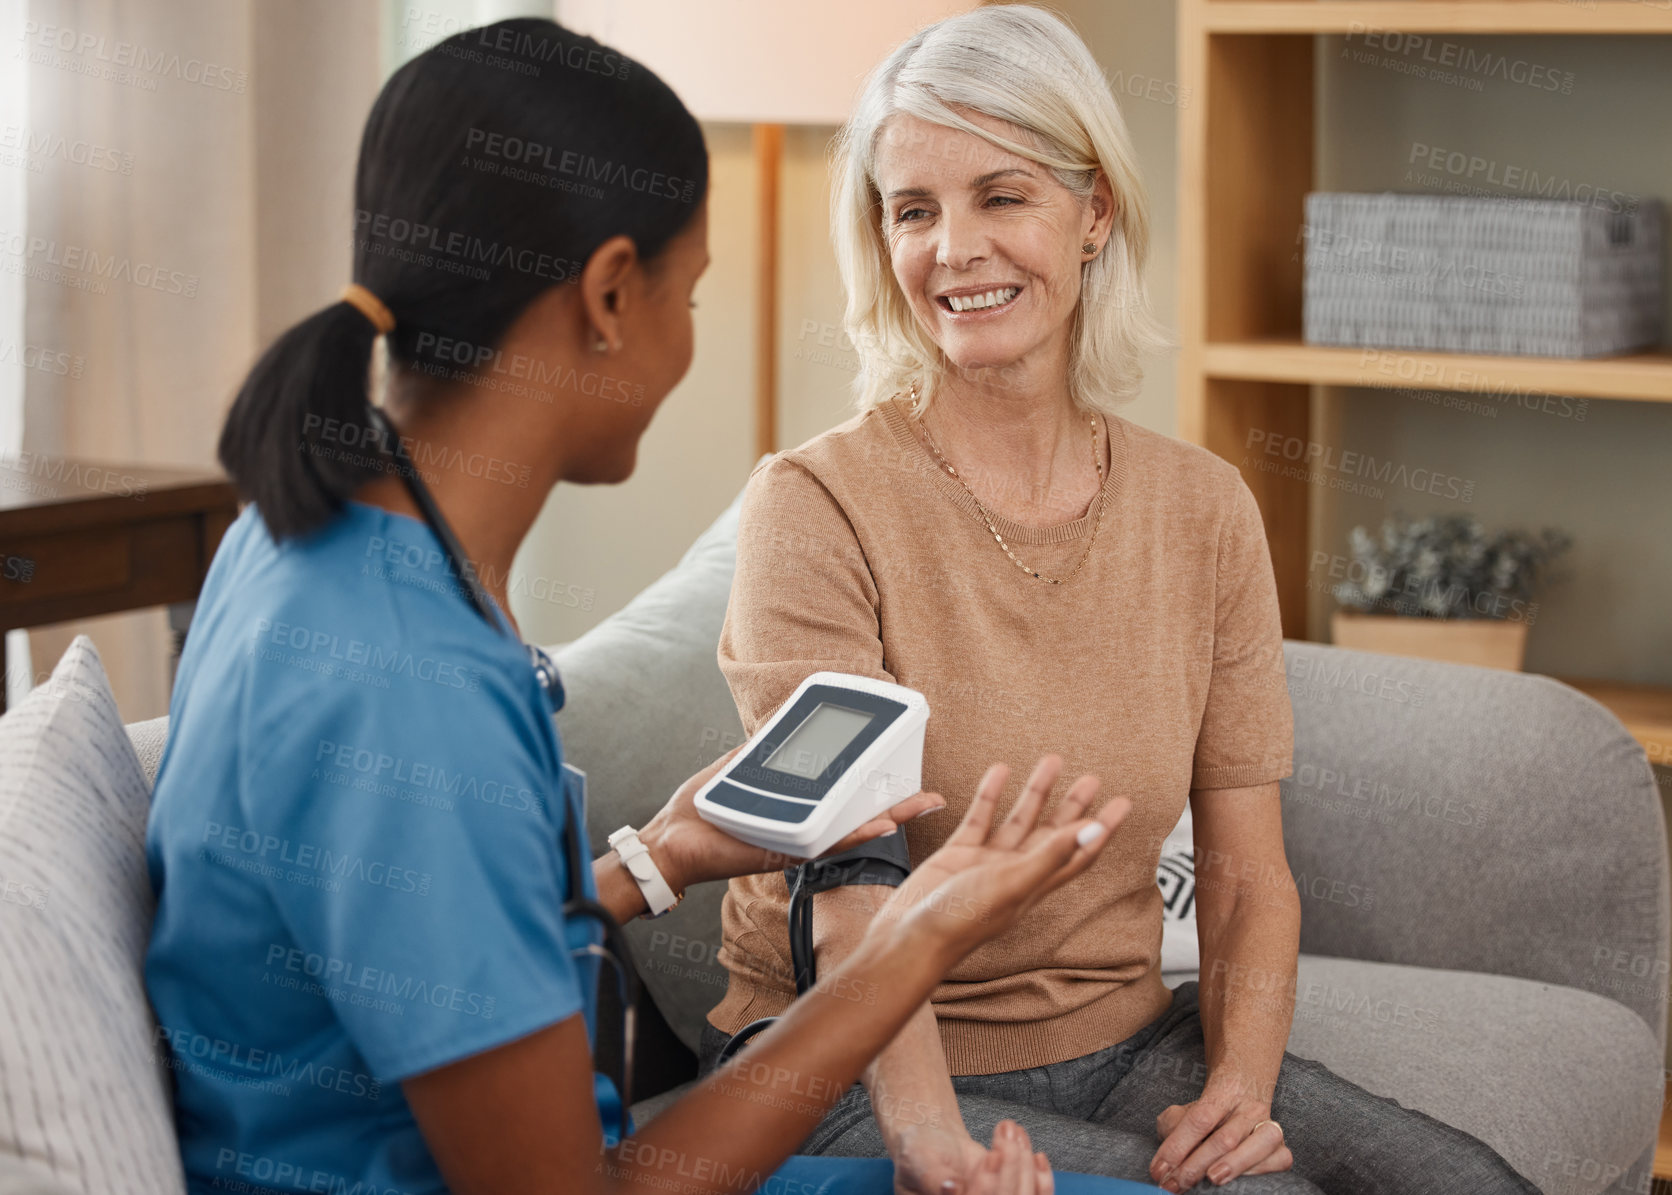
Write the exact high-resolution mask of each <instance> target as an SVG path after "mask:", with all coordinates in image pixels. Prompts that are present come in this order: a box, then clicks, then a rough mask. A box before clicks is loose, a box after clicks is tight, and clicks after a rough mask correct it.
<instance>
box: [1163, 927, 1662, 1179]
mask: <svg viewBox="0 0 1672 1195" xmlns="http://www.w3.org/2000/svg"><path fill="white" fill-rule="evenodd" d="M1165 978H1166V980H1167V983H1168V986H1177V985H1178V984H1179V983H1181V982H1183V981H1184V980H1186V979H1194V978H1196V976H1195V975H1194V974H1193V973H1188V972H1177V973H1171V972H1170V973H1168V974H1167V975H1166V976H1165ZM1288 1048H1289V1052H1290V1053H1292V1054H1295V1055H1298V1056H1299V1057H1301V1058H1311V1059H1314V1060H1316V1061H1318V1062H1321V1063H1323V1064H1324V1065H1325V1066H1327V1067H1329V1068H1330V1069H1331V1070H1332V1071H1334V1072H1335V1073H1336V1074H1338V1075H1340V1076H1341V1077H1342V1078H1344V1079H1347V1080H1350V1081H1351V1082H1354V1083H1357V1084H1358V1085H1359V1086H1360V1087H1363V1088H1364V1089H1365V1090H1366V1091H1369V1092H1372V1093H1373V1094H1375V1095H1381V1096H1386V1097H1388V1098H1390V1099H1395V1100H1398V1101H1399V1102H1400V1103H1401V1104H1403V1105H1404V1106H1405V1107H1407V1108H1415V1109H1418V1110H1419V1111H1422V1112H1426V1113H1427V1114H1428V1115H1430V1116H1432V1117H1434V1118H1435V1119H1436V1120H1439V1121H1443V1122H1445V1123H1446V1124H1449V1125H1453V1126H1455V1127H1457V1128H1460V1129H1462V1130H1463V1131H1464V1132H1466V1133H1470V1134H1473V1135H1474V1136H1476V1137H1479V1138H1480V1139H1481V1140H1482V1141H1484V1142H1486V1143H1487V1144H1488V1145H1490V1146H1491V1147H1492V1148H1493V1149H1495V1150H1497V1151H1498V1153H1499V1154H1501V1155H1502V1156H1503V1158H1504V1160H1505V1161H1507V1162H1508V1163H1509V1164H1510V1165H1511V1166H1513V1167H1515V1169H1516V1170H1518V1171H1519V1172H1520V1173H1522V1174H1523V1175H1525V1176H1526V1177H1527V1178H1528V1179H1529V1180H1530V1181H1531V1182H1533V1183H1534V1184H1536V1185H1537V1186H1538V1188H1539V1189H1540V1190H1541V1191H1544V1192H1546V1193H1547V1195H1594V1193H1595V1192H1598V1191H1602V1190H1604V1189H1605V1188H1607V1187H1609V1186H1610V1185H1611V1184H1613V1183H1615V1181H1616V1180H1618V1179H1619V1178H1621V1176H1624V1175H1626V1174H1628V1173H1632V1174H1635V1173H1636V1172H1635V1171H1633V1170H1632V1167H1633V1166H1634V1165H1635V1164H1636V1163H1638V1162H1639V1161H1640V1159H1641V1154H1642V1150H1643V1142H1644V1141H1645V1140H1650V1139H1652V1138H1653V1136H1654V1134H1655V1130H1656V1127H1657V1125H1658V1123H1659V1119H1660V1103H1659V1101H1658V1100H1654V1101H1645V1100H1642V1099H1638V1098H1634V1093H1641V1092H1643V1091H1644V1090H1647V1089H1658V1087H1659V1084H1660V1081H1661V1069H1660V1051H1659V1049H1658V1048H1657V1046H1656V1043H1655V1040H1654V1034H1653V1033H1652V1032H1651V1030H1650V1029H1649V1027H1648V1026H1647V1025H1646V1024H1644V1022H1643V1019H1642V1018H1641V1017H1639V1016H1638V1015H1637V1014H1636V1013H1634V1012H1632V1011H1631V1009H1629V1008H1626V1007H1625V1006H1624V1005H1622V1004H1620V1003H1618V1002H1617V1001H1614V1000H1610V999H1608V998H1607V997H1605V996H1597V995H1594V994H1592V993H1590V992H1582V991H1578V990H1577V989H1574V988H1567V987H1558V986H1555V985H1552V984H1546V983H1538V982H1535V981H1533V980H1528V979H1518V978H1513V977H1510V976H1505V975H1483V974H1480V973H1478V972H1467V971H1442V970H1436V969H1434V968H1429V967H1407V966H1400V965H1397V964H1391V963H1366V962H1359V961H1356V960H1352V959H1339V958H1322V957H1319V956H1317V955H1306V954H1303V955H1301V956H1300V966H1299V974H1298V977H1297V981H1296V985H1295V1020H1294V1025H1293V1028H1292V1029H1291V1030H1290V1033H1289V1047H1288ZM1642 1189H1643V1190H1647V1186H1646V1185H1645V1186H1644V1187H1643V1188H1642Z"/></svg>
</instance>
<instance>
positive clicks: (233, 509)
mask: <svg viewBox="0 0 1672 1195" xmlns="http://www.w3.org/2000/svg"><path fill="white" fill-rule="evenodd" d="M237 517H238V499H237V495H236V493H235V492H234V490H233V488H232V484H231V483H230V482H229V481H228V480H227V479H226V477H225V476H224V475H223V474H221V473H219V472H218V471H215V470H207V469H157V468H150V467H144V466H138V465H121V464H106V463H98V462H91V461H79V460H71V459H67V458H64V457H57V456H49V455H46V454H44V453H34V454H28V453H26V454H24V455H23V456H19V457H12V458H4V459H0V669H3V667H4V665H5V663H6V657H5V647H4V638H3V632H5V631H11V630H19V629H22V628H26V627H37V626H44V625H46V624H48V623H54V622H64V621H66V620H68V619H72V618H93V617H96V616H98V615H101V614H115V613H119V612H121V611H124V610H138V609H143V608H145V607H148V606H163V605H166V606H168V607H169V625H170V627H171V628H172V629H173V630H174V632H175V635H176V645H177V646H178V643H179V641H180V639H181V638H183V636H184V633H185V629H186V626H187V625H188V624H189V622H190V621H191V612H192V609H193V608H194V606H195V604H196V599H197V595H198V592H199V591H200V590H201V589H202V587H203V578H204V576H205V574H206V573H207V572H208V570H209V561H210V560H211V559H212V558H213V557H214V555H215V548H216V547H217V546H218V545H219V544H220V542H221V536H222V535H223V534H225V532H226V529H227V527H228V526H230V525H231V523H232V520H233V519H235V518H237ZM0 675H3V673H0ZM5 700H6V692H5V686H4V685H3V684H0V710H4V709H5Z"/></svg>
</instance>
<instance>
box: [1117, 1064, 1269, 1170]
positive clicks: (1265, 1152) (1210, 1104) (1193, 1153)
mask: <svg viewBox="0 0 1672 1195" xmlns="http://www.w3.org/2000/svg"><path fill="white" fill-rule="evenodd" d="M1257 1088H1258V1085H1257V1084H1254V1083H1250V1082H1247V1081H1245V1080H1243V1079H1241V1078H1239V1077H1238V1076H1236V1075H1234V1074H1232V1073H1231V1072H1229V1071H1227V1070H1223V1069H1221V1070H1216V1071H1215V1072H1214V1073H1213V1074H1211V1075H1209V1076H1208V1081H1207V1083H1206V1084H1205V1085H1204V1086H1203V1088H1202V1096H1201V1098H1200V1099H1198V1100H1195V1101H1194V1102H1192V1103H1188V1104H1173V1105H1171V1106H1170V1107H1168V1108H1165V1109H1163V1110H1162V1112H1161V1115H1160V1116H1157V1117H1156V1118H1155V1127H1156V1129H1157V1132H1158V1134H1159V1136H1160V1137H1161V1138H1162V1142H1161V1148H1160V1149H1158V1150H1156V1151H1155V1157H1154V1158H1152V1159H1151V1160H1150V1177H1151V1178H1152V1179H1154V1180H1155V1181H1156V1183H1157V1184H1159V1185H1160V1186H1162V1187H1164V1188H1165V1189H1167V1190H1169V1191H1188V1190H1189V1189H1190V1188H1191V1187H1193V1186H1195V1185H1196V1184H1197V1183H1199V1182H1201V1181H1202V1178H1203V1176H1204V1175H1205V1176H1206V1177H1207V1179H1208V1181H1209V1182H1211V1183H1213V1184H1214V1185H1215V1186H1219V1185H1221V1184H1223V1183H1227V1182H1229V1181H1230V1180H1231V1179H1233V1178H1235V1177H1236V1176H1237V1175H1239V1174H1270V1173H1271V1172H1272V1171H1274V1170H1287V1169H1289V1167H1291V1166H1293V1165H1294V1164H1295V1158H1294V1155H1293V1154H1291V1153H1290V1152H1289V1147H1288V1146H1287V1145H1285V1144H1284V1143H1283V1130H1282V1129H1281V1128H1279V1127H1278V1126H1277V1124H1276V1122H1274V1121H1273V1120H1272V1119H1271V1103H1270V1101H1268V1100H1264V1099H1262V1098H1261V1097H1260V1095H1259V1094H1258V1093H1257ZM1255 1125H1259V1126H1260V1127H1259V1129H1258V1131H1255V1130H1254V1126H1255Z"/></svg>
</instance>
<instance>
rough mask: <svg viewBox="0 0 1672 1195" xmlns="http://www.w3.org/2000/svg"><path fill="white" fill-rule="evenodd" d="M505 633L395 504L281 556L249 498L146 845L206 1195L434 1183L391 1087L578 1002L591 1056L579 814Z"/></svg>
mask: <svg viewBox="0 0 1672 1195" xmlns="http://www.w3.org/2000/svg"><path fill="white" fill-rule="evenodd" d="M496 613H497V612H496ZM508 629H509V628H508V624H505V623H504V622H503V617H502V616H501V626H500V627H497V628H496V627H491V626H489V625H488V624H487V623H486V622H485V621H484V620H483V619H482V618H481V617H480V615H478V614H477V613H476V611H475V610H473V609H472V608H471V606H470V605H469V604H468V602H467V601H466V600H465V598H464V597H463V596H462V594H461V593H460V592H459V589H458V587H457V582H456V580H455V578H454V576H453V575H452V573H451V572H450V570H449V568H448V565H447V563H446V557H445V555H444V554H443V552H442V550H441V545H440V543H439V541H438V540H437V539H436V538H435V536H434V535H433V534H432V533H431V532H430V530H429V528H428V527H426V526H425V525H424V524H423V523H421V522H419V521H418V520H416V519H412V518H408V517H406V516H404V515H398V514H393V513H391V512H388V511H385V510H382V509H379V508H377V507H373V506H368V505H364V504H361V503H349V504H348V505H347V506H346V508H345V509H344V510H343V512H342V513H341V514H340V515H339V516H338V517H336V518H334V519H333V520H332V522H331V523H330V524H329V525H327V526H326V527H324V528H323V529H321V530H319V531H317V532H315V533H314V534H312V535H310V536H307V537H305V538H303V539H301V540H292V541H289V542H287V543H285V544H283V545H282V546H281V545H275V544H274V542H273V540H272V539H271V537H270V536H269V535H268V533H267V529H266V525H265V524H264V523H263V522H262V521H261V519H260V517H259V516H258V514H257V513H256V510H255V508H254V507H253V506H252V507H249V508H247V509H246V510H245V511H244V512H243V514H242V515H241V516H240V517H239V518H238V520H237V521H236V522H235V523H234V524H233V525H232V528H231V529H230V530H229V531H228V533H227V535H226V538H225V539H224V540H223V541H222V543H221V546H220V549H219V551H218V552H217V553H216V555H215V560H214V563H213V566H212V567H211V568H210V571H209V576H208V580H207V583H206V584H205V586H204V590H203V594H202V596H201V597H200V598H199V600H198V606H197V613H196V616H195V618H194V620H193V623H192V628H191V634H190V636H189V637H188V639H187V641H186V648H185V652H184V654H183V656H182V658H181V661H180V669H179V675H178V679H177V681H176V685H175V689H174V696H173V701H172V703H171V706H170V710H169V713H170V718H171V722H170V725H169V738H168V747H167V750H166V751H165V753H164V755H163V759H162V764H161V768H160V771H159V773H158V776H157V784H156V793H155V796H154V798H153V802H152V807H151V817H150V825H149V828H148V832H147V835H146V851H147V855H148V859H149V863H150V871H151V882H152V886H153V888H154V889H155V891H156V894H157V913H156V923H155V927H154V929H153V931H152V937H151V944H150V949H149V951H148V952H147V954H146V960H145V985H146V990H147V992H148V993H149V995H150V999H151V1004H152V1007H153V1008H154V1010H155V1012H156V1015H157V1020H158V1022H159V1029H158V1054H159V1057H161V1058H163V1059H164V1060H165V1061H166V1063H167V1064H168V1066H169V1067H170V1069H171V1070H172V1073H173V1077H174V1081H175V1084H176V1094H175V1112H176V1119H177V1126H178V1129H179V1134H180V1148H181V1153H182V1156H183V1158H184V1162H185V1168H186V1176H187V1181H188V1185H189V1187H190V1190H191V1191H192V1192H193V1193H194V1195H198V1193H200V1192H201V1193H207V1192H210V1191H225V1190H227V1189H233V1190H251V1189H257V1188H265V1189H271V1190H276V1191H334V1192H342V1191H350V1192H355V1193H356V1195H397V1193H398V1195H422V1193H425V1192H443V1191H445V1190H446V1185H445V1183H444V1182H443V1181H442V1178H441V1175H440V1173H439V1172H438V1170H437V1169H436V1165H435V1161H434V1159H433V1158H432V1157H431V1156H430V1152H429V1150H428V1149H427V1148H426V1146H425V1144H424V1141H423V1138H422V1136H421V1135H420V1133H419V1131H418V1127H417V1125H416V1123H415V1122H414V1120H413V1117H412V1112H411V1110H410V1109H409V1107H408V1106H407V1103H406V1100H405V1099H404V1098H403V1097H402V1094H401V1089H400V1086H399V1083H400V1081H401V1080H403V1079H406V1078H408V1077H410V1076H412V1075H417V1074H420V1073H422V1072H425V1071H429V1070H433V1069H435V1068H436V1067H441V1066H445V1065H447V1064H448V1063H451V1062H455V1061H458V1060H459V1059H462V1058H465V1057H467V1056H469V1055H472V1054H476V1053H479V1052H481V1051H483V1050H487V1049H491V1048H493V1047H495V1046H500V1045H503V1044H505V1043H507V1042H510V1041H513V1040H515V1039H517V1038H520V1037H523V1036H525V1035H527V1034H529V1033H532V1032H534V1031H535V1030H537V1029H541V1028H544V1027H546V1026H548V1025H551V1024H554V1023H556V1022H558V1021H562V1020H564V1019H566V1018H568V1017H572V1016H574V1015H576V1014H577V1013H580V1014H583V1015H584V1016H585V1017H586V1022H587V1030H588V1038H589V1040H590V1038H591V1034H592V1031H593V1028H594V1021H593V1016H594V1008H593V1004H594V998H595V993H596V989H597V983H596V962H595V961H594V960H592V959H591V958H590V957H589V956H586V955H584V954H582V955H581V956H579V958H578V959H577V958H576V957H575V956H574V955H573V954H572V952H573V951H575V950H577V949H578V948H581V947H583V946H585V945H586V944H588V943H591V942H596V941H597V940H598V935H597V933H596V930H595V927H594V926H593V924H592V923H591V922H587V921H581V920H575V921H572V922H569V923H566V922H565V918H564V916H563V914H562V905H563V901H564V899H565V897H566V896H571V897H572V896H576V895H579V894H581V893H584V894H585V895H587V896H592V895H594V888H593V884H592V875H591V870H590V868H585V869H583V874H582V875H580V876H579V877H576V878H577V879H578V881H579V888H580V893H574V892H570V891H569V888H568V885H569V883H570V879H569V877H568V876H567V874H566V873H567V870H568V869H567V867H566V865H565V859H564V851H563V847H562V834H563V829H564V824H565V821H566V819H573V820H574V823H575V824H576V825H584V818H583V817H582V816H581V814H580V811H579V808H578V793H577V792H576V791H575V786H573V785H572V784H568V783H566V782H565V772H564V769H563V768H562V748H561V745H560V744H559V742H558V738H557V732H556V729H555V727H554V726H553V723H552V719H551V711H552V708H553V707H552V702H551V701H550V700H548V698H547V696H546V694H545V691H544V689H543V688H542V687H541V685H540V683H539V681H538V680H537V678H536V676H535V673H534V670H533V668H532V667H531V665H530V661H529V657H528V654H527V652H526V650H525V648H524V647H523V645H522V644H521V643H520V642H518V641H517V639H516V638H515V637H514V636H512V635H510V634H508V633H506V632H507V631H508ZM582 852H583V854H585V842H584V838H583V839H582ZM599 1090H600V1097H601V1098H606V1097H607V1096H608V1094H609V1093H608V1090H607V1084H600V1089H599Z"/></svg>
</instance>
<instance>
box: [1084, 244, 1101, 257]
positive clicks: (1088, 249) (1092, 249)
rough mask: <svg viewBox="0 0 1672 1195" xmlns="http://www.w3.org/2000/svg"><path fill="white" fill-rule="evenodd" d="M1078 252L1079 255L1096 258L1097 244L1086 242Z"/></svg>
mask: <svg viewBox="0 0 1672 1195" xmlns="http://www.w3.org/2000/svg"><path fill="white" fill-rule="evenodd" d="M1080 252H1081V253H1089V254H1091V255H1092V256H1093V257H1096V256H1097V242H1095V241H1087V242H1086V243H1085V244H1083V245H1081V246H1080Z"/></svg>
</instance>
